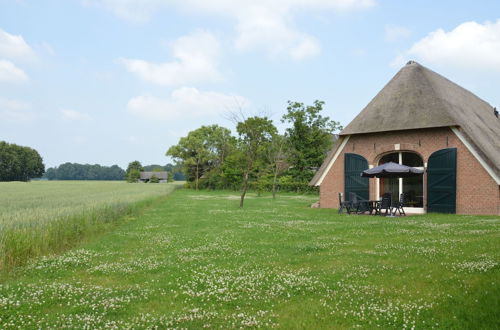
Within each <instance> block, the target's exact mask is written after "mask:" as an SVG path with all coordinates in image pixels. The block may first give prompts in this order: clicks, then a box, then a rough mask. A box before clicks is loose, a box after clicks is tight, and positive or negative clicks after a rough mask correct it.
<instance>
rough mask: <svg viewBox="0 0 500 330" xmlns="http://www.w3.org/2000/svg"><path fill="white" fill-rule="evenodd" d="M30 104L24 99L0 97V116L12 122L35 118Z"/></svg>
mask: <svg viewBox="0 0 500 330" xmlns="http://www.w3.org/2000/svg"><path fill="white" fill-rule="evenodd" d="M30 109H31V105H30V104H29V103H26V102H24V101H20V100H13V99H5V98H0V117H1V118H2V119H5V120H8V121H12V122H28V121H32V120H33V119H34V118H35V114H34V113H33V112H31V111H29V110H30Z"/></svg>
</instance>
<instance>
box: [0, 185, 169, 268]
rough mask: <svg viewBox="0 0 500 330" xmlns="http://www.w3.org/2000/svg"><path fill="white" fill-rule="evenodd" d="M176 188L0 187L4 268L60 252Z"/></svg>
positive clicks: (0, 256) (0, 264)
mask: <svg viewBox="0 0 500 330" xmlns="http://www.w3.org/2000/svg"><path fill="white" fill-rule="evenodd" d="M175 187H176V186H175V185H173V184H128V183H125V182H120V181H34V182H30V183H24V182H2V183H0V269H2V270H5V269H10V268H12V267H14V266H17V265H21V264H23V263H25V262H26V261H27V260H28V259H30V258H33V257H36V256H40V255H43V254H46V253H48V252H56V251H61V250H64V249H65V248H67V247H68V246H72V245H73V244H74V243H75V242H76V241H79V240H81V239H83V238H85V237H86V236H88V235H90V234H92V233H96V232H100V231H104V230H106V228H108V227H110V226H112V225H113V222H114V220H116V219H118V218H119V217H120V216H123V215H125V214H127V213H128V212H132V211H133V209H134V207H138V206H139V204H137V203H138V202H141V203H147V201H148V200H151V199H153V198H155V197H159V196H163V195H166V194H168V193H169V192H171V191H172V190H173V189H174V188H175Z"/></svg>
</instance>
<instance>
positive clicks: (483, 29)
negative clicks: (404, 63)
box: [405, 19, 500, 72]
mask: <svg viewBox="0 0 500 330" xmlns="http://www.w3.org/2000/svg"><path fill="white" fill-rule="evenodd" d="M405 55H406V57H407V58H410V57H414V58H418V59H422V60H424V61H425V62H427V63H432V64H435V65H442V66H454V67H457V68H461V69H471V70H484V71H497V72H498V71H500V19H499V20H497V21H496V22H495V23H491V22H486V23H484V24H480V23H476V22H465V23H462V24H460V25H459V26H457V27H456V28H455V29H453V30H452V31H450V32H446V31H444V30H442V29H438V30H436V31H433V32H431V33H429V34H428V35H427V36H426V37H425V38H423V39H421V40H420V41H418V42H416V43H415V44H414V45H413V46H412V47H411V48H410V49H409V50H408V51H407V52H406V53H405Z"/></svg>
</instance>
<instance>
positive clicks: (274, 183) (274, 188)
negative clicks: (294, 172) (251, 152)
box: [273, 164, 278, 200]
mask: <svg viewBox="0 0 500 330" xmlns="http://www.w3.org/2000/svg"><path fill="white" fill-rule="evenodd" d="M277 179H278V164H275V166H274V178H273V200H275V199H276V181H277Z"/></svg>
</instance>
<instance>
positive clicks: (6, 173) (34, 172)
mask: <svg viewBox="0 0 500 330" xmlns="http://www.w3.org/2000/svg"><path fill="white" fill-rule="evenodd" d="M44 171H45V165H44V164H43V159H42V157H40V154H39V153H38V151H36V150H35V149H32V148H30V147H23V146H19V145H17V144H10V143H7V142H5V141H0V181H29V180H31V179H33V178H39V177H41V176H42V175H43V173H44Z"/></svg>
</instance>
